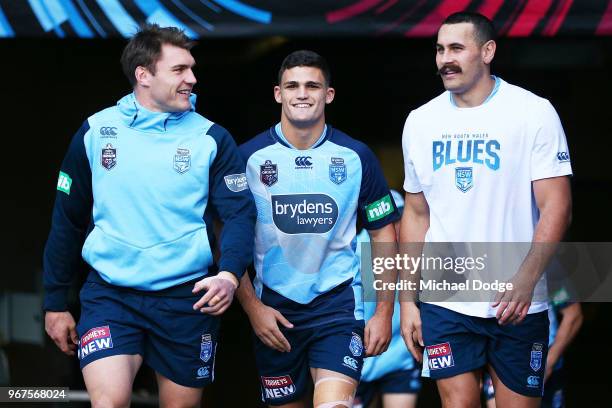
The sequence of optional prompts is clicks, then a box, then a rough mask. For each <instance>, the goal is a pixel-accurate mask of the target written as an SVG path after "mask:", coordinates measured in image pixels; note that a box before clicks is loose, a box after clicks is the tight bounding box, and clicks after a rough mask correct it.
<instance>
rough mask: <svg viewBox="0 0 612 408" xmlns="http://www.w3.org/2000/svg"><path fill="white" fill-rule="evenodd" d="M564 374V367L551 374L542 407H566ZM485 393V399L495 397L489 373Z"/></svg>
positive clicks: (545, 387)
mask: <svg viewBox="0 0 612 408" xmlns="http://www.w3.org/2000/svg"><path fill="white" fill-rule="evenodd" d="M563 384H564V376H563V369H562V368H561V369H559V368H558V369H555V370H553V372H552V373H551V374H550V377H549V378H548V381H546V383H545V384H544V396H543V397H542V403H541V404H540V408H563V407H565V399H564V396H563ZM482 391H483V395H484V398H485V400H490V399H493V398H495V389H494V388H493V381H492V380H491V376H490V375H489V374H488V373H485V375H484V386H483V390H482Z"/></svg>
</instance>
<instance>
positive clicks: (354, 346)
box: [349, 333, 363, 357]
mask: <svg viewBox="0 0 612 408" xmlns="http://www.w3.org/2000/svg"><path fill="white" fill-rule="evenodd" d="M349 350H351V353H352V354H353V355H354V356H355V357H359V356H360V355H361V353H362V352H363V343H362V342H361V337H360V336H359V335H358V334H357V333H353V336H352V337H351V342H350V343H349Z"/></svg>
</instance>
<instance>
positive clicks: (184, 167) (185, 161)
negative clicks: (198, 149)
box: [173, 148, 191, 174]
mask: <svg viewBox="0 0 612 408" xmlns="http://www.w3.org/2000/svg"><path fill="white" fill-rule="evenodd" d="M173 167H174V170H176V172H177V173H179V174H183V173H185V172H186V171H188V170H189V169H190V168H191V153H190V152H189V150H188V149H181V148H178V149H176V154H175V155H174V166H173Z"/></svg>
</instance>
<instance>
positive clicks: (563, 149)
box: [402, 78, 572, 317]
mask: <svg viewBox="0 0 612 408" xmlns="http://www.w3.org/2000/svg"><path fill="white" fill-rule="evenodd" d="M496 82H497V85H498V86H496V87H495V89H494V90H493V93H492V95H491V96H490V97H489V98H488V99H487V101H485V103H483V104H482V105H480V106H476V107H472V108H459V107H457V106H456V105H455V104H454V103H453V101H452V95H451V93H450V92H448V91H446V92H444V93H443V94H441V95H440V96H438V97H436V98H434V99H432V100H431V101H429V102H428V103H426V104H425V105H423V106H421V107H419V108H418V109H416V110H414V111H412V112H411V113H410V115H408V118H407V119H406V124H405V125H404V132H403V137H402V148H403V153H404V169H405V181H404V189H405V190H406V191H407V192H409V193H418V192H421V191H422V192H423V194H424V196H425V199H426V200H427V203H428V205H429V211H430V225H429V229H428V231H427V234H426V236H425V242H531V240H532V238H533V232H534V229H535V225H536V223H537V221H538V218H539V212H538V209H537V207H536V205H535V199H534V195H533V189H532V181H534V180H539V179H544V178H550V177H557V176H564V175H571V174H572V169H571V164H570V160H569V153H568V148H567V141H566V139H565V134H564V132H563V127H562V126H561V122H560V120H559V116H558V115H557V112H556V111H555V109H554V108H553V106H552V105H551V104H550V102H549V101H548V100H546V99H543V98H540V97H538V96H537V95H534V94H533V93H531V92H529V91H527V90H525V89H522V88H520V87H517V86H514V85H511V84H509V83H507V82H505V81H503V80H501V79H499V78H496ZM545 285H546V281H545V279H544V277H543V278H542V279H541V280H540V282H539V283H538V284H537V285H536V289H535V292H536V293H545V292H546V286H545ZM432 303H434V302H432ZM435 304H438V305H439V306H443V307H446V308H448V309H451V310H454V311H457V312H460V313H463V314H467V315H471V316H479V317H493V316H495V309H493V308H491V307H490V303H488V302H472V303H468V302H439V303H435ZM546 309H547V304H546V302H533V303H532V305H531V307H530V309H529V313H536V312H539V311H542V310H546Z"/></svg>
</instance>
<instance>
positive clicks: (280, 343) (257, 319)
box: [248, 303, 293, 353]
mask: <svg viewBox="0 0 612 408" xmlns="http://www.w3.org/2000/svg"><path fill="white" fill-rule="evenodd" d="M248 316H249V320H250V321H251V326H253V331H254V332H255V334H256V335H257V337H259V340H261V342H262V343H263V344H265V345H266V346H268V347H270V348H272V349H274V350H276V351H280V352H281V353H288V352H290V351H291V344H289V341H287V338H286V337H285V336H284V335H283V333H282V332H281V331H280V329H279V328H278V323H279V322H280V323H281V324H282V325H283V326H285V327H286V328H288V329H291V328H293V324H291V322H289V320H287V319H285V316H283V315H282V314H281V312H279V311H278V310H276V309H273V308H271V307H269V306H266V305H264V304H263V303H259V305H258V306H256V308H254V309H251V310H249V313H248Z"/></svg>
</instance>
